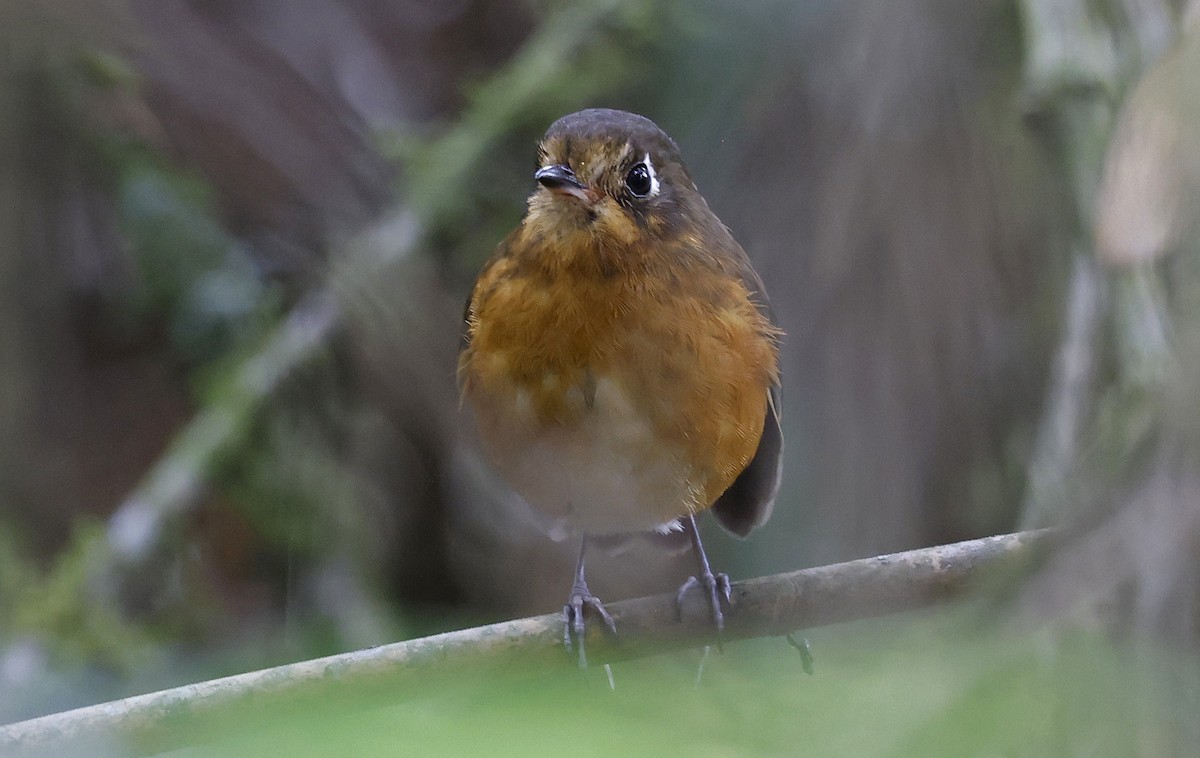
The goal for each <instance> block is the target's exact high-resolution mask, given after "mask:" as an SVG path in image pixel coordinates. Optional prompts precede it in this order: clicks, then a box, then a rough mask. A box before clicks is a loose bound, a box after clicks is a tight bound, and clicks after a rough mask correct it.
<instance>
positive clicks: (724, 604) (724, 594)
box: [675, 571, 733, 650]
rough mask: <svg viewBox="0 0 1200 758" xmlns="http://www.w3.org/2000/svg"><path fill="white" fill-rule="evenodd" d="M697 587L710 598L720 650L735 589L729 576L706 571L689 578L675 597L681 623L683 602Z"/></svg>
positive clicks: (677, 613)
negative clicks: (730, 582) (726, 614)
mask: <svg viewBox="0 0 1200 758" xmlns="http://www.w3.org/2000/svg"><path fill="white" fill-rule="evenodd" d="M696 587H700V588H703V590H704V594H705V596H707V598H708V607H709V610H710V611H711V612H712V619H713V624H714V625H715V626H716V627H717V649H718V650H719V649H720V647H721V633H722V632H724V631H725V611H726V610H728V609H729V607H730V606H732V605H733V589H732V588H731V587H730V585H729V575H728V574H720V573H718V574H714V573H712V572H711V571H705V572H704V573H702V574H700V575H699V576H689V577H688V579H687V581H686V582H684V583H683V585H682V586H681V587H680V588H679V593H678V594H677V595H676V596H675V614H676V617H677V618H678V619H679V620H680V621H682V620H683V601H684V599H685V598H686V597H687V594H688V593H689V592H691V591H692V590H693V589H695V588H696Z"/></svg>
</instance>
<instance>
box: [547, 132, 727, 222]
mask: <svg viewBox="0 0 1200 758" xmlns="http://www.w3.org/2000/svg"><path fill="white" fill-rule="evenodd" d="M534 179H536V180H537V183H538V185H539V186H538V188H537V189H536V190H535V191H534V193H533V194H532V195H531V196H530V198H529V212H528V214H527V215H526V218H525V222H524V223H525V226H527V227H529V231H532V232H533V233H535V234H537V235H539V236H541V237H543V238H545V237H546V236H547V235H548V236H550V237H551V238H554V239H557V240H558V241H559V243H560V244H564V243H565V244H571V241H572V238H574V237H576V236H577V235H583V236H586V237H587V238H589V239H591V240H593V241H596V242H599V243H601V244H609V243H618V244H623V245H632V244H635V243H638V242H643V241H649V240H650V239H657V240H666V239H669V238H671V237H672V236H674V235H676V234H678V233H680V232H681V230H685V229H689V228H692V227H693V226H694V225H695V222H696V221H699V222H700V223H705V222H706V221H707V217H708V216H711V212H709V211H708V207H707V205H705V203H704V200H703V199H702V198H701V197H700V195H699V193H698V192H697V191H696V186H695V184H694V183H693V182H692V178H691V176H690V175H689V174H688V170H687V167H686V166H685V165H684V163H683V159H682V158H681V157H680V155H679V148H678V147H676V145H675V142H674V141H673V140H672V139H671V138H670V137H669V136H667V134H666V132H664V131H663V130H662V129H659V128H658V126H656V125H655V123H654V122H653V121H651V120H650V119H648V118H645V117H643V116H638V115H636V114H633V113H627V112H625V111H618V110H610V109H606V108H591V109H588V110H583V111H579V112H578V113H572V114H571V115H569V116H564V117H562V118H560V119H559V120H558V121H555V122H554V123H553V124H551V126H550V128H549V129H548V130H547V131H546V136H545V137H544V138H543V139H542V142H541V144H540V145H539V148H538V165H537V169H536V171H535V172H534ZM700 217H704V218H700ZM689 222H692V223H689Z"/></svg>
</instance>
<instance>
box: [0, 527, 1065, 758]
mask: <svg viewBox="0 0 1200 758" xmlns="http://www.w3.org/2000/svg"><path fill="white" fill-rule="evenodd" d="M1048 536H1049V532H1048V531H1045V530H1043V531H1037V532H1021V533H1018V534H1009V535H1003V536H999V537H988V538H985V539H979V540H972V541H970V542H959V543H956V544H953V545H943V546H940V547H931V548H925V549H922V550H912V551H909V552H905V553H895V554H892V555H885V556H879V557H876V558H865V559H862V560H857V561H850V562H848V563H838V564H834V565H831V566H822V567H818V568H810V569H804V570H802V571H794V572H791V573H786V574H776V575H774V576H767V577H762V578H759V579H751V580H748V581H744V582H737V583H735V584H734V585H733V611H732V612H731V613H730V614H729V615H728V617H727V627H726V639H729V640H733V639H746V638H752V637H767V636H773V635H783V634H787V633H789V632H791V631H794V630H798V629H804V628H807V627H815V626H823V625H826V624H834V623H838V622H844V621H852V620H857V619H865V618H871V617H875V616H880V615H884V614H888V613H896V612H899V611H908V610H913V609H917V608H923V607H926V606H929V605H932V604H934V603H937V602H941V601H944V600H948V599H951V598H954V597H958V596H961V595H963V594H965V593H966V591H967V590H969V589H971V588H972V587H977V586H978V583H979V580H980V579H981V578H982V577H983V576H985V575H995V574H997V573H1000V574H1004V573H1006V572H1007V573H1011V572H1014V571H1016V570H1018V569H1020V568H1021V567H1022V566H1024V565H1026V564H1027V563H1028V562H1029V561H1030V559H1031V558H1032V557H1033V551H1034V548H1035V547H1036V546H1038V545H1044V544H1045V543H1046V541H1047V538H1048ZM690 597H691V600H692V601H694V602H689V603H687V604H686V606H685V608H684V613H683V620H682V621H680V620H678V619H677V617H676V612H675V600H674V595H657V596H654V597H646V598H640V599H637V600H628V601H624V602H619V603H613V604H612V605H610V606H609V610H610V611H611V612H612V614H613V617H614V618H615V619H616V622H617V628H618V630H619V633H620V638H619V639H617V640H615V641H614V640H611V639H609V638H607V637H606V636H605V635H603V634H602V633H601V632H599V631H597V630H596V626H597V625H595V624H593V625H592V629H591V633H589V636H588V638H587V644H588V646H589V648H588V653H589V657H590V658H591V659H592V660H594V661H596V662H598V663H599V662H607V661H615V660H622V659H628V658H633V657H638V656H644V655H649V654H653V653H661V652H664V651H667V650H672V649H679V648H686V647H696V646H700V645H705V644H708V643H711V642H712V627H711V622H710V621H709V618H708V616H707V614H706V609H705V608H704V606H703V603H701V602H700V597H699V594H698V593H697V594H693V595H692V596H690ZM573 665H574V663H573V659H571V658H570V657H568V656H566V655H564V654H563V650H562V617H561V616H560V615H558V614H549V615H545V616H535V617H532V618H525V619H517V620H514V621H506V622H503V623H499V624H492V625H489V626H482V627H477V628H474V629H464V630H462V631H457V632H448V633H445V634H439V635H434V636H432V637H424V638H421V639H416V640H409V641H407V642H397V643H394V644H391V645H383V646H380V647H375V648H370V649H367V650H360V651H357V652H353V653H346V654H343V655H334V656H330V657H327V658H318V659H315V660H310V661H303V662H300V663H294V664H290V665H287V666H279V667H277V668H271V669H264V670H262V671H254V672H251V673H247V674H239V675H236V676H230V677H226V678H223V679H214V680H211V681H207V682H200V683H197V684H190V685H186V686H183V687H177V688H175V689H170V690H163V691H161V692H154V693H151V694H148V695H139V696H137V697H131V698H128V699H125V700H117V701H114V702H110V703H102V704H100V705H94V706H89V707H86V708H80V709H78V710H73V711H67V712H64V713H58V714H52V715H49V716H43V717H41V718H37V719H32V720H30V721H23V722H20V723H16V724H10V725H8V726H5V727H0V753H2V754H4V755H8V754H10V752H12V751H18V750H20V751H34V750H39V751H42V750H44V751H48V752H49V751H55V752H58V751H61V750H62V749H63V748H64V746H66V745H71V744H91V745H95V744H110V743H111V741H112V740H114V739H122V738H137V739H139V740H153V741H155V742H156V745H155V748H156V749H158V750H165V749H169V747H172V745H164V744H162V743H167V742H169V741H170V740H172V738H173V739H174V740H175V741H176V742H178V740H179V737H178V734H179V731H178V730H180V729H181V727H183V726H188V727H191V726H194V725H195V724H196V722H199V721H210V720H213V719H215V718H218V717H219V716H220V715H222V714H225V715H228V714H229V713H232V712H233V711H232V709H233V708H235V707H238V706H241V707H243V708H244V707H245V706H247V705H248V704H251V703H253V706H254V707H255V708H256V709H257V708H262V707H264V706H267V705H279V704H281V703H285V702H286V703H291V704H294V703H295V702H296V701H297V700H304V699H308V698H318V697H321V696H323V695H328V694H329V693H331V692H333V691H335V690H336V691H337V692H339V693H341V694H342V695H345V694H346V693H347V692H348V690H347V689H346V688H347V686H349V687H352V688H353V692H355V693H362V692H365V691H379V692H380V693H382V694H385V695H386V696H388V697H392V698H398V697H402V696H409V697H411V696H412V695H413V693H415V692H417V689H416V687H417V686H418V685H419V684H420V683H421V682H422V681H427V680H429V679H430V678H434V677H437V678H442V677H445V676H447V675H449V674H451V673H453V672H456V671H468V672H479V671H481V670H486V671H489V672H500V673H517V672H521V673H528V672H530V671H547V670H554V669H559V670H566V669H569V668H570V667H572V666H573ZM213 731H216V732H217V733H219V732H220V730H209V732H213ZM189 733H190V734H201V733H203V730H195V729H193V730H191V731H190V732H189ZM174 746H175V747H177V746H178V745H174Z"/></svg>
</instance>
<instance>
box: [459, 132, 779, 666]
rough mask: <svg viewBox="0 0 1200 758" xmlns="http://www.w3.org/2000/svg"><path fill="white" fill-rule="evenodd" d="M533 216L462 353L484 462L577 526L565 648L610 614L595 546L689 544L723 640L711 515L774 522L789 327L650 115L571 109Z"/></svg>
mask: <svg viewBox="0 0 1200 758" xmlns="http://www.w3.org/2000/svg"><path fill="white" fill-rule="evenodd" d="M533 178H534V180H535V187H534V190H533V192H532V194H531V195H530V196H529V199H528V201H527V209H526V212H525V215H524V218H523V219H522V220H521V222H520V224H519V225H518V226H517V228H516V229H514V230H513V231H512V232H511V233H510V234H508V235H507V236H506V237H505V238H504V239H503V241H501V242H500V244H499V245H498V246H497V248H496V249H495V251H494V253H493V254H492V256H491V257H490V258H489V259H488V260H487V262H486V263H485V264H484V266H483V268H482V270H481V271H480V273H479V275H478V277H477V279H476V281H475V285H474V287H473V288H472V290H471V293H470V296H469V298H468V300H467V304H466V308H465V313H464V317H463V325H462V341H461V345H460V351H459V361H458V379H459V385H460V390H461V397H462V400H463V405H464V406H467V407H469V409H470V412H471V413H472V414H473V416H474V420H475V425H476V427H477V430H478V433H479V438H480V440H481V442H482V448H483V452H484V453H485V457H487V458H488V459H490V462H491V464H492V465H493V467H494V469H495V470H496V471H497V472H498V473H499V474H500V476H501V478H503V479H504V480H505V481H506V482H507V484H508V485H509V486H511V488H512V489H513V490H514V491H515V492H516V493H517V494H519V495H520V496H521V497H522V498H523V499H524V500H525V501H527V502H528V503H529V504H531V505H532V506H534V507H535V508H536V509H538V510H540V511H541V512H543V513H544V514H545V516H547V517H548V525H549V526H548V531H549V532H550V533H551V536H554V537H556V538H565V537H567V536H572V535H574V536H578V537H579V541H580V547H579V558H578V562H577V564H576V569H575V576H574V582H573V584H572V586H571V590H570V593H569V594H568V598H567V601H566V603H565V605H564V608H563V643H564V645H565V647H566V648H567V650H568V651H570V650H572V649H573V648H577V649H578V656H579V665H580V666H581V667H584V668H586V666H587V657H586V653H585V651H584V647H583V641H584V633H585V631H586V627H585V616H586V614H587V612H588V611H589V610H590V611H591V612H592V613H593V614H594V615H596V616H598V617H599V619H600V620H601V621H602V622H603V624H604V626H605V627H606V628H607V629H608V630H609V631H610V632H612V633H613V634H615V633H616V627H615V623H614V621H613V618H612V616H611V614H609V613H608V611H607V609H606V608H605V607H604V604H603V602H602V601H601V600H600V599H599V598H598V597H596V596H595V595H593V594H592V592H591V591H590V590H589V588H588V585H587V581H586V579H585V572H584V565H585V556H586V553H587V549H588V545H589V543H596V542H599V543H605V542H606V541H610V540H613V539H622V536H623V535H631V534H638V533H645V534H648V535H655V534H657V535H665V536H667V537H669V538H679V540H680V543H679V544H681V545H682V546H684V547H687V548H690V549H691V550H692V551H693V552H694V553H695V555H696V559H697V572H696V574H695V575H693V576H691V577H690V578H689V579H688V580H687V582H685V583H684V584H683V586H681V587H680V588H679V590H678V593H677V595H676V603H677V610H678V612H679V614H680V618H682V608H683V603H684V598H685V596H686V595H687V594H688V593H689V592H690V591H693V590H695V589H697V588H700V589H702V590H703V592H704V593H705V595H706V598H707V603H708V606H709V610H710V614H711V618H712V621H713V623H714V624H715V627H716V633H717V640H718V643H719V641H720V634H721V633H722V632H723V631H724V627H725V612H726V611H727V610H729V609H730V607H731V603H732V596H731V589H730V583H729V577H728V575H726V574H724V573H714V572H713V571H712V569H711V566H710V564H709V561H708V557H707V554H706V553H705V551H704V546H703V544H702V543H701V540H700V533H699V531H698V530H697V525H696V516H697V514H699V513H701V512H703V511H706V510H711V512H712V513H713V514H714V515H715V517H716V520H717V522H718V523H719V524H720V525H721V526H723V527H724V528H725V529H726V530H727V531H729V532H731V533H732V534H734V535H736V536H739V537H744V536H746V535H747V534H749V533H750V531H751V530H753V529H754V528H756V527H758V526H760V525H761V524H762V523H763V522H765V521H766V520H767V518H768V517H769V516H770V514H771V510H772V508H773V504H774V501H775V497H776V494H777V492H778V490H779V483H780V478H781V454H782V450H783V436H782V433H781V430H780V393H781V376H780V365H779V347H780V342H781V339H782V331H781V330H780V329H779V328H778V326H777V325H776V323H775V320H774V318H773V316H772V313H771V310H770V307H769V305H768V303H767V298H766V294H765V292H764V288H763V284H762V280H761V279H760V278H759V276H758V274H757V273H755V271H754V269H753V267H752V266H751V264H750V260H749V258H748V256H747V255H746V253H745V251H744V250H743V249H742V247H741V246H740V245H739V244H738V243H737V242H736V241H735V240H734V238H733V236H732V234H731V232H730V231H729V229H728V228H727V227H726V226H725V225H724V224H723V223H722V222H721V221H720V220H719V219H718V218H717V216H716V215H715V214H714V213H713V211H712V210H711V209H710V208H709V206H708V203H707V202H706V201H705V200H704V198H703V196H702V195H701V194H700V192H699V190H698V189H697V188H696V185H695V183H694V182H693V180H692V177H691V174H690V173H689V171H688V168H687V166H686V165H685V163H684V161H683V158H682V156H681V154H680V150H679V148H678V146H677V145H676V143H675V141H674V140H673V139H671V137H670V136H668V135H667V133H666V132H664V131H663V130H662V129H660V128H659V127H658V126H657V125H656V124H655V123H654V122H653V121H651V120H650V119H648V118H646V117H644V116H641V115H637V114H634V113H630V112H627V111H621V110H613V109H607V108H590V109H587V110H581V111H579V112H577V113H572V114H570V115H566V116H563V117H562V118H560V119H558V120H557V121H555V122H554V123H553V124H551V125H550V127H549V128H548V129H547V131H546V133H545V135H544V137H543V138H542V140H541V142H540V144H539V145H538V150H537V167H536V170H535V171H534V174H533Z"/></svg>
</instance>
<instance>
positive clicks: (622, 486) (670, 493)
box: [472, 377, 704, 534]
mask: <svg viewBox="0 0 1200 758" xmlns="http://www.w3.org/2000/svg"><path fill="white" fill-rule="evenodd" d="M472 399H473V400H478V399H479V398H472ZM576 402H577V403H579V404H580V405H581V407H580V408H579V410H580V411H581V412H580V413H578V414H576V415H574V419H573V420H572V421H571V422H569V423H561V424H557V423H540V422H539V421H538V420H537V417H536V414H535V413H534V411H533V409H532V407H531V404H530V402H529V398H528V396H527V395H525V394H524V391H518V392H516V393H515V394H513V395H512V396H510V397H506V398H496V397H490V398H488V400H487V402H473V403H472V404H473V406H474V409H475V415H476V420H477V423H478V425H479V430H480V436H481V437H482V439H483V442H484V445H485V447H486V448H487V450H488V453H489V455H490V457H491V459H492V461H493V462H494V464H495V465H496V468H497V469H498V470H499V471H500V472H501V473H502V474H503V475H504V477H505V478H506V479H507V480H508V482H509V484H510V485H511V486H512V487H513V489H514V490H516V491H517V492H518V493H519V494H520V495H521V496H522V497H524V498H525V499H526V500H527V501H528V502H529V503H530V504H531V505H533V506H534V507H536V508H537V509H539V510H540V511H542V512H544V513H545V514H547V515H548V516H549V517H550V519H551V521H552V529H551V532H552V534H553V533H554V532H559V533H560V534H562V533H570V532H587V533H593V534H607V533H617V532H631V531H648V530H652V529H659V528H663V526H664V525H665V524H668V523H670V522H672V521H673V520H674V519H676V518H678V517H680V516H683V515H686V514H687V513H692V512H695V511H697V510H699V509H702V508H703V507H704V504H702V503H701V500H702V497H703V496H702V494H701V493H702V492H703V487H702V486H700V484H701V483H698V482H696V481H695V478H696V472H694V471H692V470H691V467H690V466H689V465H688V464H687V463H686V462H685V456H684V454H683V451H682V450H680V449H679V448H678V445H676V444H673V443H671V442H670V441H668V440H665V439H663V438H662V437H661V436H660V435H659V434H657V433H656V432H655V430H654V429H653V428H652V426H651V424H650V423H649V421H648V419H647V418H646V416H645V414H644V413H642V412H640V411H639V410H638V408H637V404H636V403H635V402H634V398H632V397H630V396H629V395H628V393H626V392H625V391H624V390H623V389H622V388H621V387H620V386H619V384H618V383H617V382H615V381H612V380H611V379H609V378H605V377H600V378H598V379H597V380H596V384H595V391H594V393H593V395H592V398H591V402H590V403H588V404H587V407H586V409H584V408H583V407H582V405H583V404H584V402H585V401H584V399H583V394H582V392H579V393H578V398H577V400H576Z"/></svg>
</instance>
